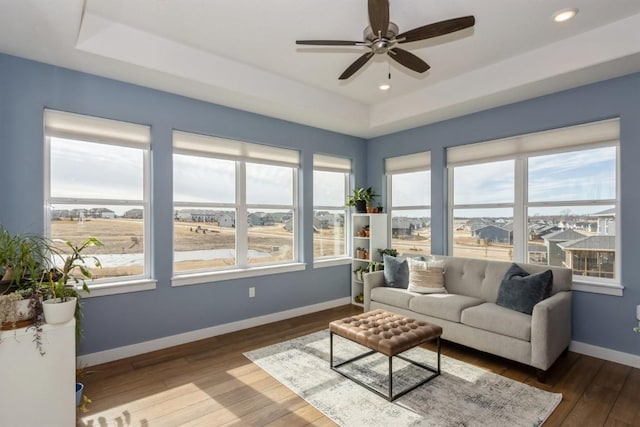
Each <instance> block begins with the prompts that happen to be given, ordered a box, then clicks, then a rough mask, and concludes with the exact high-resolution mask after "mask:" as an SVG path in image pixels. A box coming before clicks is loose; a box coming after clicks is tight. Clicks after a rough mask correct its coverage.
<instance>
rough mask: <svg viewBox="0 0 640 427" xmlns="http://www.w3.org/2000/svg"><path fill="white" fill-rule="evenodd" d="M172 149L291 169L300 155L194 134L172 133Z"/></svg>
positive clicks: (295, 165) (276, 148)
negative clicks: (289, 167)
mask: <svg viewBox="0 0 640 427" xmlns="http://www.w3.org/2000/svg"><path fill="white" fill-rule="evenodd" d="M173 147H174V151H176V152H185V153H189V152H192V153H193V152H197V153H204V154H210V155H214V156H216V157H220V158H226V159H230V160H246V161H255V162H262V163H269V164H278V165H283V166H292V167H298V166H299V165H300V153H299V152H298V151H296V150H289V149H286V148H278V147H271V146H269V145H261V144H253V143H250V142H241V141H234V140H231V139H224V138H217V137H213V136H207V135H198V134H195V133H187V132H180V131H174V132H173Z"/></svg>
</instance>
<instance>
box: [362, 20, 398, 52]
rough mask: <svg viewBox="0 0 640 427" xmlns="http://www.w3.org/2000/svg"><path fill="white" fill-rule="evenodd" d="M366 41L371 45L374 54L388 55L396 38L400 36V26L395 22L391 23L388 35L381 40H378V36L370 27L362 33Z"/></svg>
mask: <svg viewBox="0 0 640 427" xmlns="http://www.w3.org/2000/svg"><path fill="white" fill-rule="evenodd" d="M362 34H363V36H364V40H365V42H367V43H370V44H371V51H372V52H373V53H382V54H384V53H387V51H388V50H389V48H391V47H392V46H393V45H394V44H395V40H394V39H395V37H396V36H397V35H398V26H397V25H396V24H394V23H393V22H389V29H388V30H387V33H386V34H384V35H383V36H382V37H381V38H378V35H377V34H373V30H372V29H371V26H368V27H367V28H365V29H364V31H363V32H362Z"/></svg>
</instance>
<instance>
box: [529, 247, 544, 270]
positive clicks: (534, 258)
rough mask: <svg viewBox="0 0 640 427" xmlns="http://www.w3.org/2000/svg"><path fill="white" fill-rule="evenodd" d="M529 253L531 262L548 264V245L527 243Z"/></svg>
mask: <svg viewBox="0 0 640 427" xmlns="http://www.w3.org/2000/svg"><path fill="white" fill-rule="evenodd" d="M527 255H528V256H527V258H528V260H529V263H531V264H540V265H548V254H547V247H546V246H544V245H527Z"/></svg>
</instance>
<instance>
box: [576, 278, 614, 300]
mask: <svg viewBox="0 0 640 427" xmlns="http://www.w3.org/2000/svg"><path fill="white" fill-rule="evenodd" d="M571 290H572V291H580V292H590V293H594V294H602V295H613V296H618V297H621V296H622V295H623V291H624V286H622V285H620V284H615V283H597V282H587V281H579V282H573V284H572V285H571Z"/></svg>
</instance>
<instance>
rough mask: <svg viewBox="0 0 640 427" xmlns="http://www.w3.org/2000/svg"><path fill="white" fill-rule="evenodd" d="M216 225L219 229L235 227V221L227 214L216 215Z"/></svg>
mask: <svg viewBox="0 0 640 427" xmlns="http://www.w3.org/2000/svg"><path fill="white" fill-rule="evenodd" d="M218 225H219V226H220V227H235V226H236V219H235V218H234V217H233V216H231V215H228V214H218Z"/></svg>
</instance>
